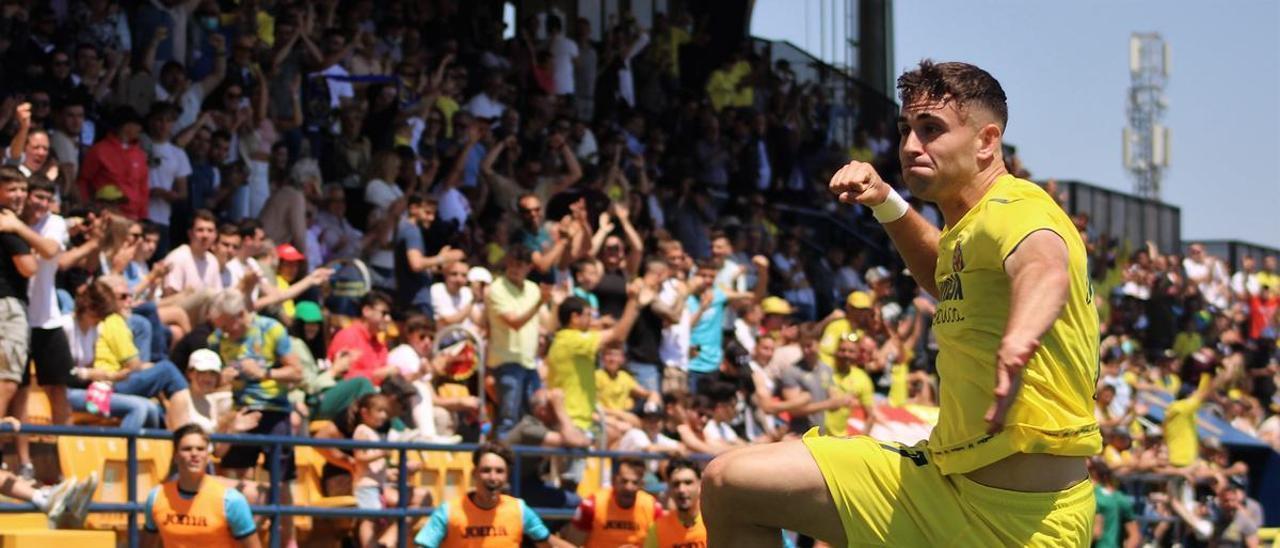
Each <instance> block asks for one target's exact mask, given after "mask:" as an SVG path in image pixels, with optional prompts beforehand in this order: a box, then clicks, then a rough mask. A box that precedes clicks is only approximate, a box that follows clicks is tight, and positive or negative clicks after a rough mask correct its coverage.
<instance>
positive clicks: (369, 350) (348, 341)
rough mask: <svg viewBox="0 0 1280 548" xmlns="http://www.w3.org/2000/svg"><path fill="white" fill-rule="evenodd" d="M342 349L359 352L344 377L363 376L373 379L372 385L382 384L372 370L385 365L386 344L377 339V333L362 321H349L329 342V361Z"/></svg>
mask: <svg viewBox="0 0 1280 548" xmlns="http://www.w3.org/2000/svg"><path fill="white" fill-rule="evenodd" d="M342 350H355V351H356V352H359V356H358V357H357V358H356V361H355V363H353V364H351V369H350V370H348V371H347V374H346V375H345V376H344V378H347V379H353V378H355V377H364V378H366V379H369V380H370V381H373V385H374V386H379V385H381V384H382V379H379V378H376V377H374V375H373V372H374V371H377V370H379V369H382V368H383V367H386V365H387V345H385V344H383V343H382V341H380V340H378V336H377V335H374V334H373V333H370V332H369V328H368V327H367V326H365V324H364V322H351V325H348V326H346V327H344V328H342V329H341V330H340V331H338V333H337V334H335V335H334V336H333V341H332V342H330V343H329V361H330V362H332V361H334V359H335V357H336V356H337V355H338V352H340V351H342Z"/></svg>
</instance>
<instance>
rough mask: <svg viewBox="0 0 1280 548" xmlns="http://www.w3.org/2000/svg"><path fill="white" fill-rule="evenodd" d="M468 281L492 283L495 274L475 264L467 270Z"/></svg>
mask: <svg viewBox="0 0 1280 548" xmlns="http://www.w3.org/2000/svg"><path fill="white" fill-rule="evenodd" d="M467 281H468V282H483V283H487V284H491V283H493V274H492V273H490V272H489V269H487V268H485V267H483V266H473V267H471V270H468V271H467Z"/></svg>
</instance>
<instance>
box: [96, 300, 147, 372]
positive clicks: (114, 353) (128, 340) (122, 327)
mask: <svg viewBox="0 0 1280 548" xmlns="http://www.w3.org/2000/svg"><path fill="white" fill-rule="evenodd" d="M136 357H138V347H137V346H135V345H134V344H133V332H132V331H129V324H127V323H125V321H124V316H121V315H120V314H119V313H116V314H112V315H110V316H107V317H106V319H104V320H102V321H101V322H98V341H97V342H95V343H94V344H93V368H94V369H101V370H103V371H109V372H112V373H115V372H116V371H119V370H121V369H124V364H126V363H128V362H129V360H132V359H134V358H136Z"/></svg>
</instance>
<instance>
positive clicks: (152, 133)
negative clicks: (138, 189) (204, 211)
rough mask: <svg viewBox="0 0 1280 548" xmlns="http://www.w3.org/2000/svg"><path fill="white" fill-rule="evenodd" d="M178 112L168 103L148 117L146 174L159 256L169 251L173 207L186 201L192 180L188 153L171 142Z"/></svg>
mask: <svg viewBox="0 0 1280 548" xmlns="http://www.w3.org/2000/svg"><path fill="white" fill-rule="evenodd" d="M176 118H177V112H176V111H175V109H174V108H173V107H170V106H169V105H167V104H165V103H157V104H155V105H152V107H151V112H150V113H149V114H147V137H149V139H148V140H149V142H150V144H151V145H150V147H149V150H148V152H147V166H148V168H149V169H148V170H147V174H148V177H149V186H150V192H149V194H148V198H147V218H148V219H150V220H151V222H153V223H155V224H156V225H157V226H159V227H160V246H159V249H158V250H157V251H158V252H159V253H167V252H168V251H169V223H170V220H171V218H172V216H173V204H176V203H181V202H183V201H185V200H186V199H187V177H190V176H191V160H190V159H189V158H187V152H186V151H185V150H182V148H180V147H178V146H177V145H175V144H173V143H172V142H170V141H169V138H170V137H172V135H173V124H174V120H175V119H176Z"/></svg>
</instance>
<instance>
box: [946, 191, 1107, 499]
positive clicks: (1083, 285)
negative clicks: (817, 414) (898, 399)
mask: <svg viewBox="0 0 1280 548" xmlns="http://www.w3.org/2000/svg"><path fill="white" fill-rule="evenodd" d="M1040 230H1049V231H1052V232H1053V233H1055V234H1057V235H1058V236H1060V237H1061V238H1062V240H1063V242H1065V244H1066V247H1067V255H1068V276H1069V279H1070V281H1069V284H1070V287H1069V293H1068V296H1067V301H1066V303H1065V304H1064V306H1063V309H1062V312H1061V313H1060V314H1059V316H1058V319H1057V320H1056V321H1054V323H1053V325H1052V326H1050V327H1049V329H1048V331H1046V332H1045V334H1044V335H1043V336H1042V337H1041V340H1040V348H1039V349H1038V350H1036V352H1035V354H1034V355H1032V357H1031V360H1030V361H1029V362H1028V363H1027V366H1026V368H1025V369H1024V371H1023V374H1022V388H1021V391H1020V392H1019V394H1018V398H1017V401H1015V402H1014V404H1013V406H1012V407H1011V408H1010V409H1009V412H1008V414H1007V415H1006V417H1005V425H1004V428H1003V429H1002V430H1001V431H1000V432H998V433H996V434H987V427H988V424H987V422H986V420H985V418H984V416H985V414H986V411H987V409H988V408H989V407H990V406H991V403H992V402H993V401H994V396H993V395H992V389H993V388H994V386H995V356H996V352H997V350H998V349H999V348H1000V340H1001V339H1002V338H1003V336H1004V331H1005V324H1006V322H1007V321H1008V318H1009V306H1010V302H1009V300H1010V299H1009V295H1010V279H1009V276H1008V274H1006V273H1005V270H1004V262H1005V259H1007V258H1008V257H1009V255H1011V254H1012V253H1013V252H1014V250H1016V249H1017V247H1018V245H1019V244H1020V243H1021V242H1022V241H1023V240H1024V239H1025V238H1027V237H1028V236H1029V235H1031V234H1032V233H1033V232H1037V231H1040ZM934 272H935V274H934V276H935V281H936V282H937V284H938V291H939V293H940V295H939V299H938V310H937V313H936V314H935V315H934V318H933V329H934V333H935V334H936V336H937V339H938V347H939V353H938V376H939V377H941V378H942V384H943V386H944V387H945V388H944V389H943V390H941V394H940V396H941V402H940V403H941V405H940V410H939V414H938V425H937V427H936V428H934V429H933V433H932V434H931V435H930V437H929V448H930V451H931V452H932V453H933V455H934V460H935V461H936V462H937V463H938V467H939V468H940V469H941V470H942V473H944V474H955V473H964V472H969V471H971V470H975V469H977V468H981V467H983V466H986V465H988V464H991V463H993V462H996V461H998V460H1000V459H1003V458H1005V457H1008V456H1010V455H1012V454H1014V453H1048V454H1054V455H1064V456H1081V457H1083V456H1091V455H1096V454H1098V453H1099V452H1100V451H1101V450H1102V436H1101V434H1100V433H1099V430H1098V423H1097V421H1096V420H1095V419H1094V417H1093V395H1094V391H1095V385H1096V382H1097V379H1098V342H1099V337H1098V311H1097V309H1096V308H1095V307H1094V304H1093V291H1092V289H1091V288H1090V285H1089V277H1088V274H1089V273H1088V268H1087V264H1086V252H1085V247H1084V241H1083V240H1081V238H1080V235H1079V232H1078V231H1077V230H1076V227H1075V225H1074V224H1073V223H1072V222H1071V219H1070V218H1069V217H1068V216H1067V214H1066V212H1064V211H1063V210H1062V208H1061V207H1059V206H1058V204H1057V203H1055V202H1054V200H1053V198H1051V197H1050V196H1049V195H1048V194H1047V193H1045V191H1044V190H1042V189H1041V188H1040V187H1038V186H1036V185H1035V184H1034V183H1031V182H1029V181H1025V180H1022V179H1018V178H1016V177H1013V176H1012V175H1007V174H1006V175H1003V176H1001V177H999V178H998V179H996V181H995V182H994V183H992V185H991V187H990V188H989V189H988V190H987V192H986V194H985V195H984V196H983V197H982V199H981V200H980V201H979V202H978V203H977V204H976V205H975V206H974V207H973V209H971V210H969V212H968V213H966V214H965V215H964V217H962V218H961V219H960V220H959V221H957V222H956V224H955V225H954V226H947V227H944V228H943V231H942V235H941V239H940V241H939V250H938V263H937V267H936V268H935V270H934Z"/></svg>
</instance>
